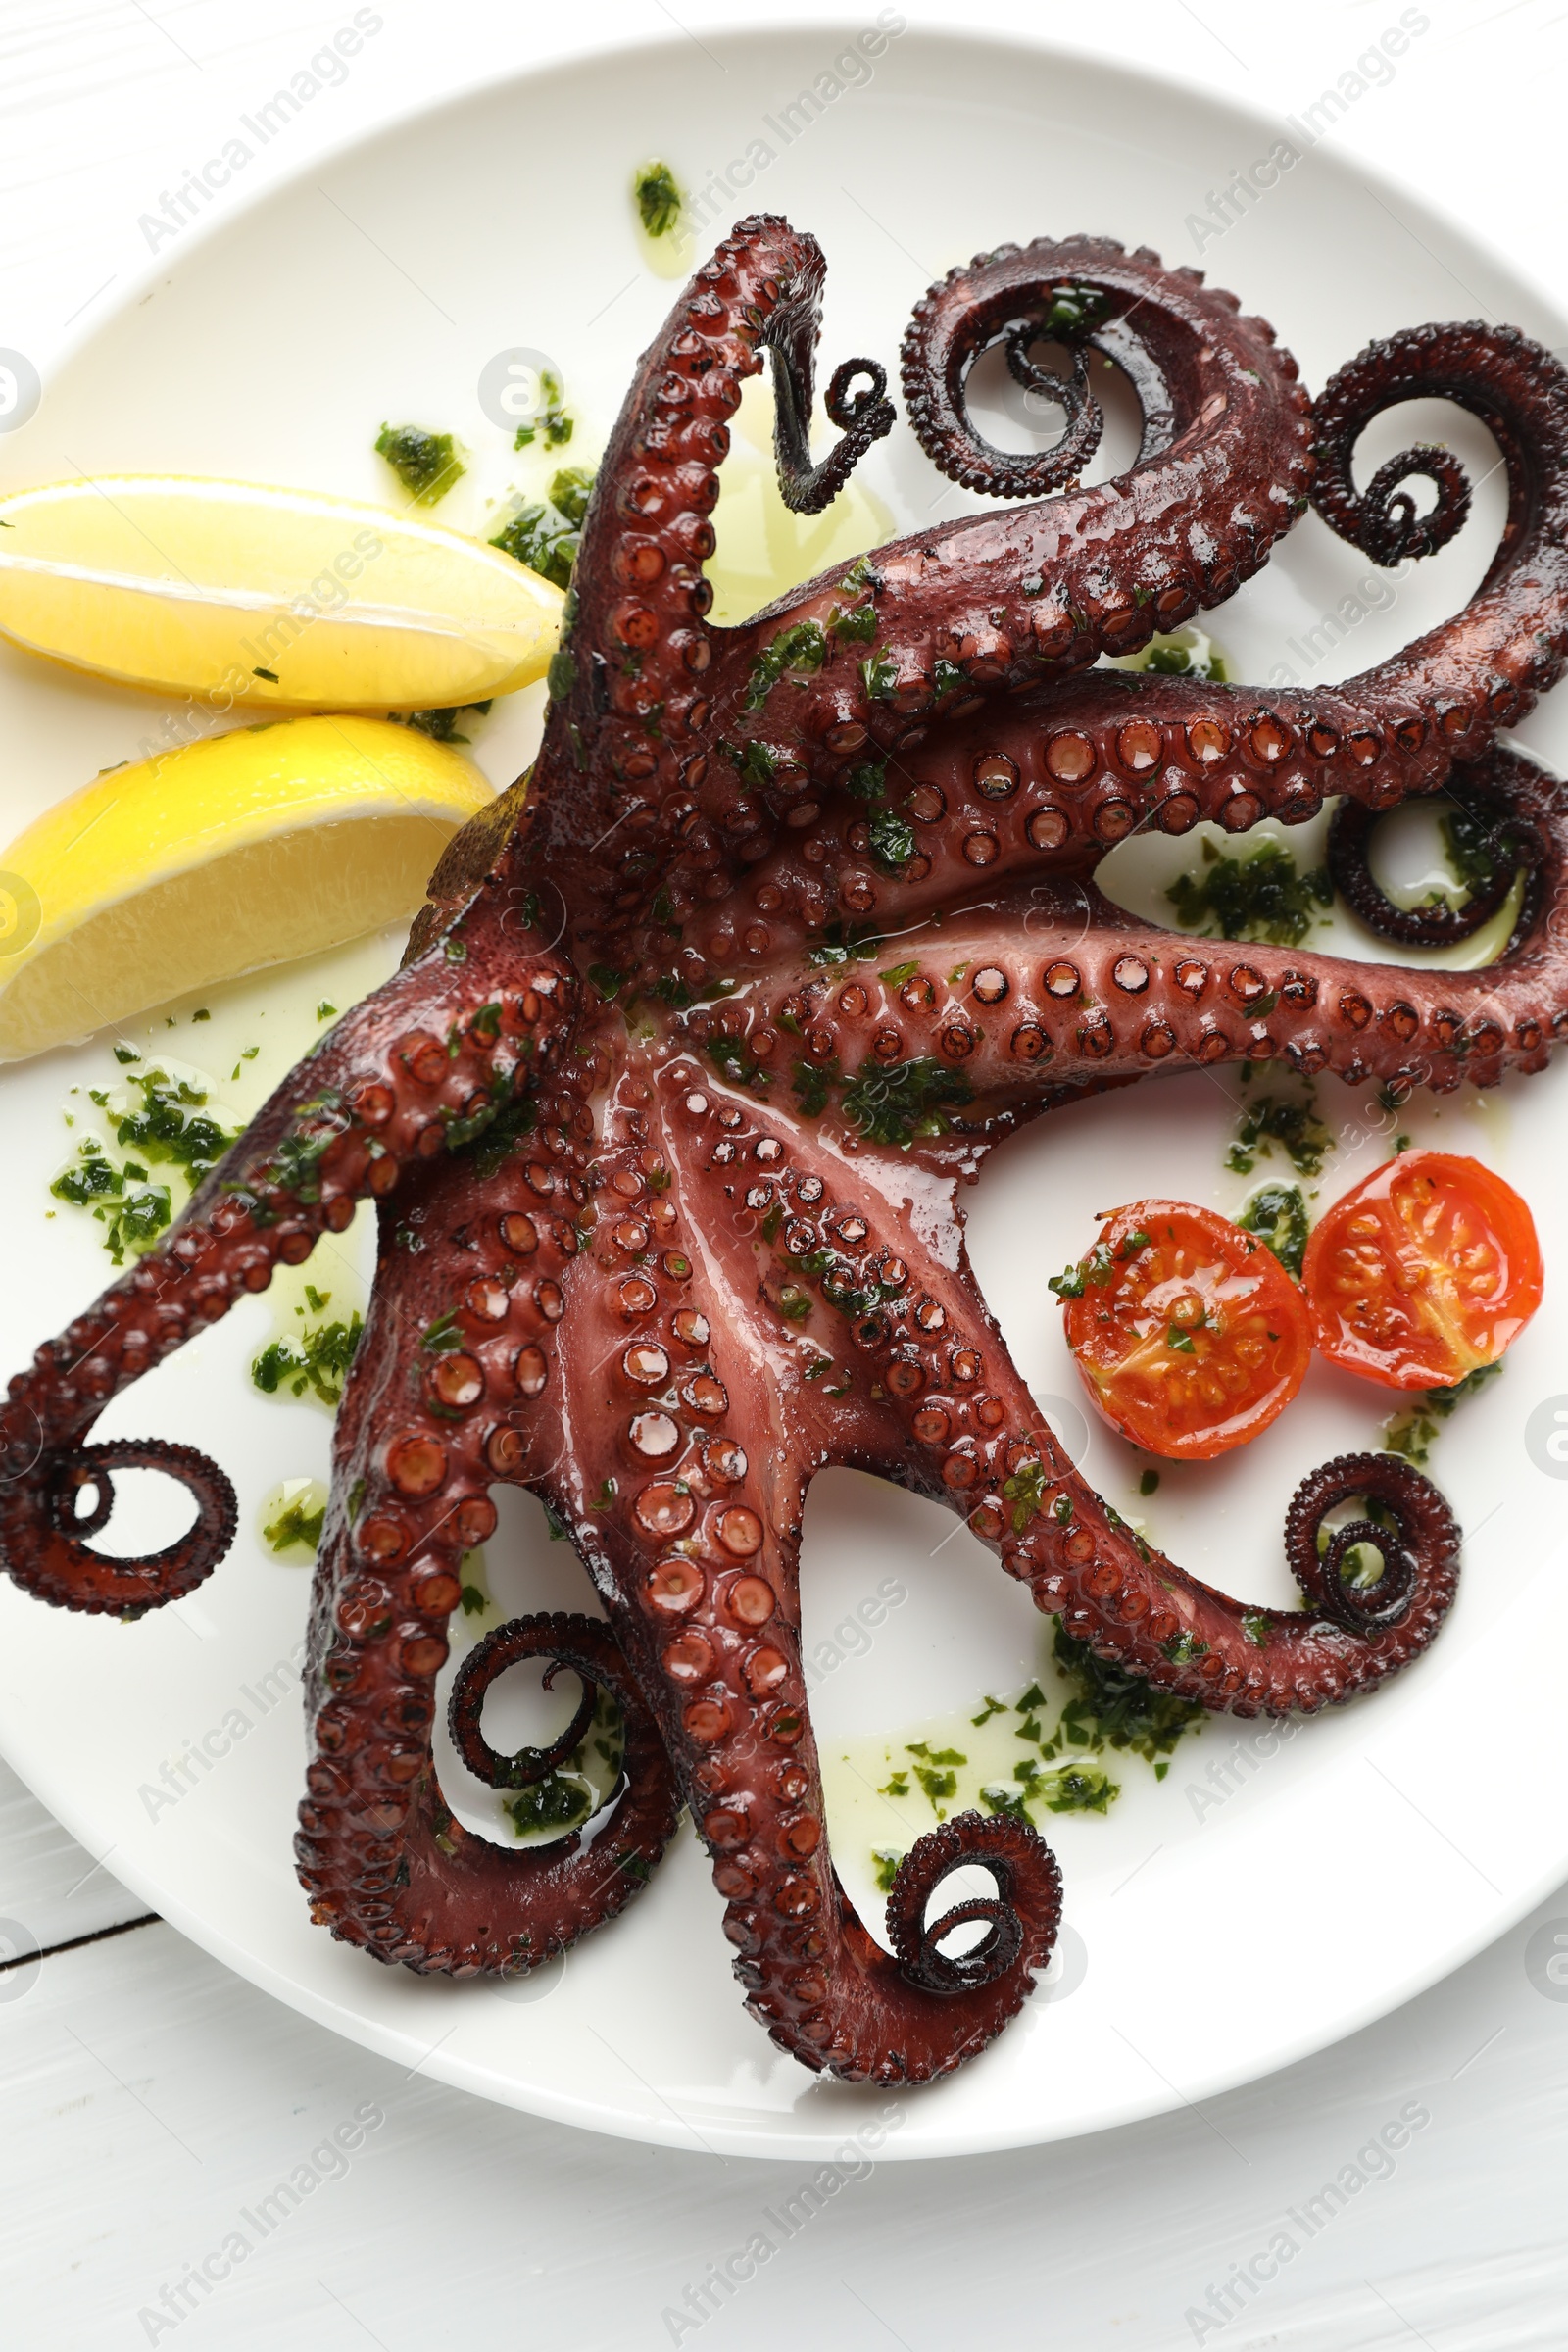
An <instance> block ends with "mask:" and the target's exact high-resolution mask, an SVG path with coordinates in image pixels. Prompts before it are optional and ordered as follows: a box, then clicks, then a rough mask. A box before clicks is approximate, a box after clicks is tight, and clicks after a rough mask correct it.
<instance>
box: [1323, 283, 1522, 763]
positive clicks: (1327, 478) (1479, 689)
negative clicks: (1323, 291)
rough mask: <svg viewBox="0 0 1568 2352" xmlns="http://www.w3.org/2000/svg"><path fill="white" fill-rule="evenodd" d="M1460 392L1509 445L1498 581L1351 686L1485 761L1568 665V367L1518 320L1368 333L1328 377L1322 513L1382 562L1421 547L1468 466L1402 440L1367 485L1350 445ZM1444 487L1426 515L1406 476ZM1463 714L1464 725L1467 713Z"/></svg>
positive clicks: (1444, 526) (1446, 522)
mask: <svg viewBox="0 0 1568 2352" xmlns="http://www.w3.org/2000/svg"><path fill="white" fill-rule="evenodd" d="M1432 399H1437V400H1451V401H1453V402H1454V403H1455V404H1456V405H1457V406H1458V407H1460V408H1463V409H1468V410H1469V411H1470V413H1471V415H1472V416H1475V417H1480V419H1481V421H1482V422H1483V423H1484V424H1485V425H1486V426H1487V427H1488V429H1489V430H1490V431H1491V433H1492V435H1493V437H1494V439H1495V441H1496V443H1497V446H1498V448H1499V449H1500V450H1501V452H1502V458H1503V465H1504V467H1505V469H1506V474H1507V481H1508V517H1507V521H1506V522H1505V524H1504V525H1503V532H1502V538H1501V540H1500V541H1499V543H1498V547H1497V552H1496V554H1495V556H1494V558H1493V560H1492V564H1491V565H1490V566H1489V568H1488V571H1487V574H1486V577H1485V578H1484V579H1483V581H1482V583H1481V585H1480V587H1479V588H1478V589H1477V591H1476V593H1475V595H1474V596H1473V597H1472V598H1471V599H1470V601H1469V603H1468V604H1467V605H1466V606H1465V608H1464V610H1463V612H1462V613H1458V614H1457V615H1456V616H1455V617H1454V618H1453V619H1452V620H1447V621H1443V622H1440V624H1439V625H1438V627H1437V628H1435V629H1429V630H1428V631H1427V632H1426V634H1425V635H1424V636H1422V637H1418V638H1416V639H1415V640H1414V641H1413V642H1412V643H1411V644H1410V645H1408V646H1406V647H1405V648H1404V650H1403V651H1402V652H1401V653H1399V654H1397V655H1395V656H1394V657H1393V658H1392V659H1391V660H1390V661H1388V662H1380V663H1379V664H1378V666H1377V667H1376V668H1375V669H1370V670H1366V671H1364V672H1363V673H1362V674H1361V676H1359V677H1358V678H1354V679H1351V680H1349V681H1348V684H1347V688H1346V691H1347V692H1348V693H1349V694H1351V695H1352V696H1353V697H1354V698H1355V699H1358V700H1361V701H1363V702H1366V703H1368V704H1371V705H1373V706H1381V707H1384V708H1386V709H1399V708H1402V709H1403V710H1404V711H1407V712H1408V711H1414V712H1415V713H1417V714H1419V716H1420V717H1421V718H1422V719H1423V720H1424V721H1425V723H1427V724H1428V725H1429V726H1433V727H1435V728H1436V729H1437V731H1438V732H1439V733H1440V734H1446V736H1447V738H1448V740H1449V741H1450V742H1454V743H1455V744H1456V746H1457V743H1458V738H1459V737H1461V736H1463V738H1464V742H1463V747H1462V748H1463V749H1464V751H1465V754H1466V756H1467V757H1473V756H1474V755H1475V753H1476V752H1477V751H1478V750H1479V749H1480V748H1481V745H1480V737H1481V735H1482V734H1483V733H1490V732H1491V731H1492V730H1493V729H1494V728H1495V727H1498V726H1511V725H1513V724H1515V723H1516V722H1517V721H1518V720H1519V719H1521V718H1522V717H1523V716H1524V715H1525V713H1526V712H1527V711H1529V710H1531V709H1532V707H1533V706H1534V704H1535V702H1536V700H1537V698H1538V697H1539V696H1540V695H1542V694H1544V692H1545V691H1546V689H1547V688H1548V687H1550V686H1554V685H1555V684H1556V682H1557V680H1558V679H1559V678H1560V677H1561V675H1562V672H1563V665H1564V662H1568V369H1565V368H1563V365H1562V363H1561V361H1560V360H1558V359H1556V358H1555V357H1554V356H1553V355H1552V353H1550V352H1549V351H1545V350H1544V349H1543V348H1542V346H1541V345H1540V344H1539V343H1533V342H1531V340H1530V339H1529V337H1528V336H1526V335H1522V334H1520V333H1519V331H1518V329H1517V328H1516V327H1509V326H1499V327H1493V326H1487V325H1484V324H1482V323H1481V322H1480V321H1479V320H1474V321H1472V322H1471V323H1469V324H1468V325H1449V326H1420V327H1412V328H1410V329H1408V330H1407V331H1406V332H1405V333H1403V334H1399V335H1393V336H1390V337H1389V338H1388V340H1387V341H1385V342H1380V343H1372V344H1369V345H1368V346H1367V348H1366V350H1365V351H1363V352H1362V353H1361V354H1360V355H1359V356H1358V357H1357V358H1356V359H1354V360H1352V361H1351V362H1350V363H1349V365H1348V367H1347V368H1341V370H1340V372H1339V373H1338V375H1336V376H1334V377H1333V378H1332V380H1331V381H1330V382H1329V383H1328V384H1327V385H1326V386H1325V387H1324V390H1323V393H1322V395H1321V397H1320V399H1319V400H1318V402H1317V406H1316V409H1315V412H1314V415H1315V418H1316V423H1317V431H1318V464H1319V478H1318V484H1317V487H1316V489H1315V490H1314V493H1313V497H1314V503H1315V504H1316V505H1317V507H1318V511H1319V512H1320V514H1321V515H1323V518H1324V520H1325V521H1326V522H1328V523H1329V524H1330V525H1331V526H1332V527H1333V528H1334V529H1335V530H1336V531H1338V532H1340V533H1341V535H1342V536H1343V537H1345V538H1347V539H1349V540H1351V541H1352V542H1353V543H1354V544H1355V545H1356V546H1358V547H1360V548H1362V549H1364V551H1365V552H1366V553H1367V554H1368V555H1370V556H1371V557H1372V559H1373V561H1374V562H1375V563H1381V564H1389V563H1393V562H1396V561H1397V559H1398V557H1399V556H1400V555H1424V554H1426V553H1427V552H1429V549H1430V548H1431V547H1434V546H1441V545H1442V544H1443V542H1444V540H1445V539H1446V538H1447V537H1449V536H1450V535H1451V534H1452V532H1453V531H1454V530H1456V529H1457V527H1458V524H1459V522H1460V521H1462V520H1463V515H1464V501H1463V498H1462V496H1461V487H1460V486H1461V480H1462V469H1461V468H1460V467H1459V466H1457V464H1456V462H1455V461H1454V460H1453V459H1452V458H1450V457H1448V456H1447V455H1446V453H1444V452H1434V451H1430V450H1426V451H1409V450H1407V451H1405V452H1404V453H1403V454H1402V456H1400V457H1398V458H1396V459H1392V460H1391V461H1390V462H1389V464H1388V465H1387V466H1383V467H1381V468H1380V469H1379V472H1378V474H1377V475H1376V477H1375V478H1374V480H1373V481H1372V482H1371V483H1370V484H1369V485H1368V488H1367V489H1366V490H1365V491H1364V492H1362V493H1357V492H1356V490H1355V488H1354V486H1353V483H1352V481H1351V478H1350V470H1349V467H1350V456H1351V452H1352V451H1353V449H1354V446H1355V442H1356V440H1357V438H1358V436H1359V435H1360V434H1361V432H1362V431H1364V429H1365V427H1366V426H1367V425H1368V424H1369V423H1370V422H1371V420H1372V418H1373V417H1377V416H1379V415H1381V413H1382V412H1383V411H1384V410H1385V409H1389V408H1393V407H1395V406H1396V405H1397V403H1398V402H1400V401H1407V400H1432ZM1412 473H1425V474H1427V475H1428V477H1429V478H1430V479H1432V480H1433V481H1434V482H1435V483H1436V484H1437V487H1438V490H1439V499H1438V504H1437V506H1436V508H1435V509H1434V511H1433V513H1432V514H1431V515H1427V516H1425V517H1418V516H1417V515H1416V514H1415V511H1414V502H1413V501H1412V500H1411V499H1410V497H1409V495H1408V493H1407V492H1404V491H1403V490H1401V489H1398V488H1397V483H1398V482H1399V481H1400V480H1402V479H1405V478H1408V477H1409V476H1410V475H1411V474H1412ZM1461 713H1462V714H1463V720H1462V723H1461V718H1460V714H1461Z"/></svg>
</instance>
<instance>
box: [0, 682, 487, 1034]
mask: <svg viewBox="0 0 1568 2352" xmlns="http://www.w3.org/2000/svg"><path fill="white" fill-rule="evenodd" d="M493 797H494V796H493V793H492V791H491V788H490V786H489V784H488V783H487V782H486V781H485V779H484V777H483V776H481V775H480V774H479V772H478V770H477V769H476V768H474V767H471V766H470V765H469V764H468V762H467V760H464V759H463V758H461V757H460V755H459V754H458V753H457V752H454V751H452V750H449V749H448V747H447V746H446V745H444V744H440V743H433V742H431V740H430V738H429V737H428V736H426V735H421V734H420V733H419V732H418V731H417V729H415V728H412V727H399V726H392V725H389V724H388V723H387V722H386V721H385V720H384V719H369V718H352V717H341V718H297V719H291V720H273V721H270V722H268V723H265V724H263V725H261V726H257V727H241V728H238V729H236V730H235V731H234V732H233V733H232V734H228V735H220V736H218V737H216V738H214V739H212V740H210V741H208V742H206V743H197V744H190V745H187V746H186V747H185V748H184V749H183V750H181V751H177V752H170V753H166V754H165V755H164V756H163V757H162V758H160V759H157V760H143V761H141V762H140V763H139V764H138V765H136V766H134V767H121V768H114V769H111V770H110V771H109V772H108V773H107V774H105V775H102V776H100V777H99V778H98V780H97V782H96V783H93V784H89V785H88V786H87V787H86V789H85V791H82V792H77V793H73V794H72V795H71V797H70V799H68V800H65V801H62V802H61V803H60V804H59V805H58V807H56V808H54V809H50V810H49V811H48V813H47V814H46V815H44V816H41V817H40V818H39V819H38V821H37V823H36V824H34V825H31V826H29V827H28V829H27V831H26V832H25V833H24V834H23V835H22V836H21V838H20V839H19V840H17V841H14V842H13V843H12V844H11V846H10V848H9V849H6V850H3V851H0V1061H20V1060H22V1059H23V1058H24V1057H25V1056H26V1055H27V1054H41V1053H43V1052H44V1051H45V1050H46V1049H47V1048H49V1047H50V1046H58V1045H63V1044H65V1043H67V1042H68V1041H69V1040H71V1039H73V1038H80V1037H85V1036H87V1035H89V1034H90V1033H91V1032H92V1031H93V1030H95V1029H101V1028H104V1027H105V1026H107V1025H108V1024H110V1023H113V1022H116V1021H123V1020H125V1019H127V1018H129V1016H130V1015H131V1014H133V1013H138V1012H144V1011H146V1010H147V1009H148V1007H149V1006H151V1005H161V1004H164V1003H165V1002H166V1001H167V1000H168V999H169V998H171V997H177V996H183V995H185V994H186V993H187V992H188V991H189V990H191V989H197V988H206V987H208V986H210V985H211V984H213V983H214V982H216V981H220V980H232V979H236V978H237V977H238V976H239V975H240V974H241V973H242V972H252V971H258V970H260V969H262V968H263V966H265V965H267V964H272V963H286V962H290V961H292V960H293V958H294V957H295V956H311V955H315V954H316V953H317V952H318V951H319V950H320V949H322V948H330V947H336V946H338V945H339V944H340V943H341V942H343V941H344V940H350V939H357V938H359V937H360V936H361V935H362V934H363V933H365V932H367V931H374V930H378V929H380V927H381V926H382V925H383V924H386V923H392V922H397V921H400V920H407V919H408V918H409V916H411V915H412V914H413V913H414V912H415V911H416V910H417V907H419V905H420V903H421V901H422V900H423V897H424V886H425V882H426V879H427V877H428V875H429V873H430V871H431V869H432V867H433V866H434V865H435V863H436V861H437V859H438V858H440V856H441V853H442V851H443V850H444V849H445V848H446V845H447V843H448V842H449V841H450V840H451V838H452V836H453V834H454V833H455V832H456V831H457V829H458V827H459V826H460V825H464V824H466V822H467V820H468V818H469V817H470V816H474V815H476V814H477V813H478V811H479V810H480V809H484V808H487V807H488V806H489V804H490V802H491V800H492V799H493Z"/></svg>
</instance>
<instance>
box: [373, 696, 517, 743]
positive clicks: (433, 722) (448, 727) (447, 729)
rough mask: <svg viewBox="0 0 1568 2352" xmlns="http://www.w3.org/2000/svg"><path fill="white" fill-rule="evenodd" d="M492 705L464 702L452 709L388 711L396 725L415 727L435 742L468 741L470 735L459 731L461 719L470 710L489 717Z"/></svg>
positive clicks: (418, 731)
mask: <svg viewBox="0 0 1568 2352" xmlns="http://www.w3.org/2000/svg"><path fill="white" fill-rule="evenodd" d="M492 707H493V706H492V704H491V703H487V702H486V703H463V704H460V705H458V706H456V707H455V708H454V709H452V710H450V711H405V712H402V713H397V712H393V711H388V713H387V716H388V717H389V718H391V719H392V720H393V722H394V724H396V725H399V726H405V727H413V728H415V729H416V731H417V733H418V734H420V735H428V736H429V737H430V739H431V741H432V742H433V743H467V742H468V741H469V737H468V736H466V735H464V734H461V733H460V732H459V729H458V721H459V719H460V718H462V717H463V715H464V713H465V712H466V711H474V712H476V713H477V715H478V716H479V717H480V718H485V717H488V715H489V713H490V711H491V709H492Z"/></svg>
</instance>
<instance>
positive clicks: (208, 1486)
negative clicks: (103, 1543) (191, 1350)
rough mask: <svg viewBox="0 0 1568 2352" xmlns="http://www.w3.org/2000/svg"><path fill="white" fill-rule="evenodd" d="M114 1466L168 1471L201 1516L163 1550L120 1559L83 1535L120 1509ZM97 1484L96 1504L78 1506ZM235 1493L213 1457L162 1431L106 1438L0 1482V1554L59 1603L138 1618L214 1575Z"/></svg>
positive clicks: (37, 1591)
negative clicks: (84, 1507) (102, 1442)
mask: <svg viewBox="0 0 1568 2352" xmlns="http://www.w3.org/2000/svg"><path fill="white" fill-rule="evenodd" d="M115 1470H161V1471H163V1472H164V1473H165V1475H166V1476H168V1477H170V1478H172V1479H174V1480H176V1481H177V1482H178V1484H179V1485H181V1486H183V1487H185V1488H187V1489H188V1490H189V1492H190V1494H191V1495H193V1496H194V1498H195V1502H196V1517H195V1520H194V1521H193V1523H192V1525H191V1526H190V1527H189V1528H187V1529H186V1531H185V1533H184V1534H183V1535H182V1536H180V1537H178V1538H176V1540H175V1541H174V1542H173V1543H172V1544H166V1545H165V1546H164V1548H163V1549H162V1550H161V1551H155V1552H145V1553H142V1554H140V1555H139V1556H137V1557H133V1558H128V1559H116V1558H113V1557H112V1556H111V1555H109V1554H108V1553H106V1552H101V1551H94V1550H93V1549H92V1547H91V1545H90V1544H87V1542H86V1541H85V1539H86V1538H87V1537H88V1536H92V1535H96V1534H97V1532H98V1530H99V1529H100V1528H101V1527H103V1526H104V1525H105V1524H106V1522H107V1521H108V1519H109V1516H110V1513H111V1511H112V1510H113V1508H114V1498H115V1490H114V1484H113V1480H112V1478H111V1475H110V1474H111V1472H112V1471H115ZM89 1490H91V1491H93V1492H94V1494H95V1500H94V1503H93V1505H92V1507H91V1509H89V1510H86V1511H81V1510H78V1509H77V1508H76V1504H77V1501H78V1499H79V1497H80V1496H81V1495H83V1494H84V1493H86V1492H87V1491H89ZM237 1519H238V1509H237V1505H236V1503H235V1499H234V1490H233V1488H232V1486H231V1485H230V1484H229V1482H228V1480H227V1479H226V1478H225V1477H224V1475H223V1473H222V1471H221V1469H220V1468H219V1466H218V1464H217V1463H216V1462H215V1461H212V1460H210V1459H209V1458H208V1456H207V1455H206V1454H205V1453H200V1452H198V1451H197V1449H196V1448H195V1446H171V1445H168V1444H166V1443H165V1442H164V1440H162V1439H161V1438H146V1439H142V1440H139V1441H137V1440H133V1439H129V1438H122V1439H116V1440H112V1441H111V1442H110V1443H109V1444H108V1445H99V1446H81V1445H77V1446H64V1447H61V1448H60V1449H58V1450H52V1451H51V1452H50V1454H49V1456H48V1460H47V1465H46V1466H45V1467H44V1468H43V1469H42V1471H41V1472H38V1473H35V1474H34V1475H33V1476H32V1477H29V1478H25V1479H20V1480H17V1481H15V1482H13V1484H12V1485H11V1487H10V1488H9V1490H8V1489H5V1488H0V1554H3V1556H4V1558H5V1560H6V1562H7V1565H8V1566H9V1567H10V1568H11V1573H12V1575H13V1576H14V1577H15V1578H16V1580H17V1583H18V1584H19V1585H21V1586H22V1587H23V1588H24V1589H25V1591H26V1592H28V1593H32V1594H33V1595H34V1596H35V1597H36V1598H37V1599H39V1600H46V1601H49V1602H50V1603H51V1604H52V1605H54V1606H55V1607H57V1608H73V1609H83V1610H87V1611H89V1612H92V1613H94V1614H103V1613H105V1612H113V1614H114V1615H116V1616H118V1617H139V1616H140V1615H141V1613H142V1611H143V1610H144V1609H149V1608H159V1607H162V1605H163V1603H164V1602H165V1601H169V1600H179V1599H182V1598H183V1597H184V1595H185V1594H186V1593H192V1592H194V1591H195V1589H196V1587H197V1586H198V1585H199V1584H201V1583H202V1582H203V1580H204V1579H205V1578H207V1577H209V1576H211V1574H212V1572H213V1570H214V1569H215V1568H216V1567H217V1565H218V1563H219V1561H220V1560H221V1558H222V1557H223V1554H224V1553H225V1552H226V1551H227V1549H228V1547H229V1544H231V1543H232V1542H233V1540H234V1529H235V1526H236V1524H237Z"/></svg>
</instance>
